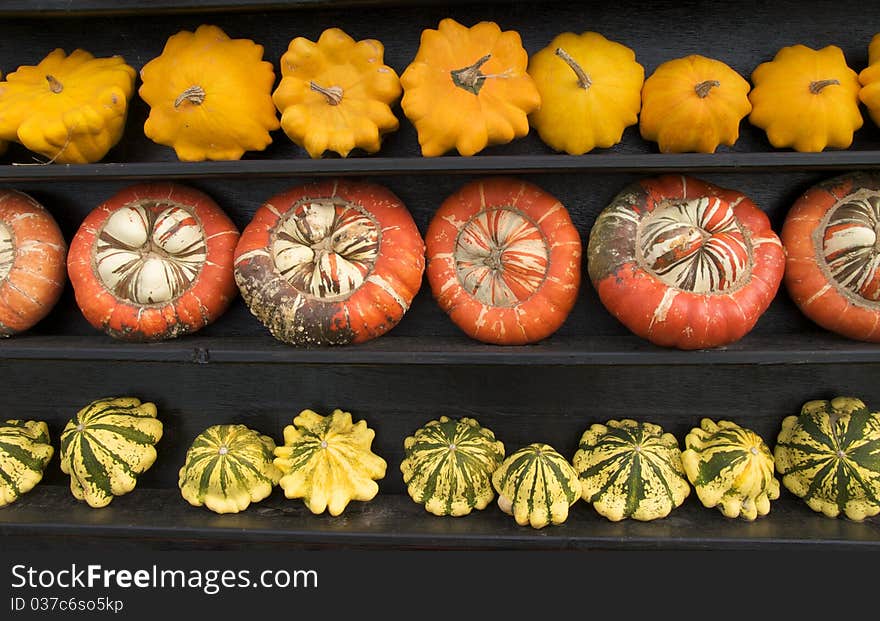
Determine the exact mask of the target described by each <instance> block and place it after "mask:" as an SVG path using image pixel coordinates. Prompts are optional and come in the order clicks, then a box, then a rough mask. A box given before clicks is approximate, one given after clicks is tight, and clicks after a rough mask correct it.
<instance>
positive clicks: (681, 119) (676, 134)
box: [639, 54, 752, 153]
mask: <svg viewBox="0 0 880 621" xmlns="http://www.w3.org/2000/svg"><path fill="white" fill-rule="evenodd" d="M750 88H751V85H750V84H749V83H748V81H747V80H746V79H745V78H743V77H742V76H741V75H740V74H738V73H737V72H736V71H734V70H733V69H732V68H731V67H729V66H728V65H726V64H725V63H723V62H721V61H720V60H716V59H714V58H707V57H705V56H700V55H698V54H692V55H690V56H686V57H684V58H676V59H674V60H668V61H666V62H664V63H662V64H661V65H660V66H658V67H657V69H655V70H654V73H652V74H651V75H650V76H649V77H648V79H647V80H645V85H644V87H643V88H642V110H641V116H640V117H639V131H640V132H641V134H642V138H644V139H645V140H651V141H653V142H656V143H657V145H658V147H659V149H660V152H661V153H684V152H692V151H693V152H698V153H714V152H715V150H716V149H717V148H718V146H719V145H722V144H723V145H726V146H733V145H734V144H735V143H736V141H737V139H738V138H739V126H740V122H741V121H742V120H743V118H745V116H746V115H747V114H748V113H749V112H751V110H752V104H751V103H750V102H749V97H748V94H749V89H750Z"/></svg>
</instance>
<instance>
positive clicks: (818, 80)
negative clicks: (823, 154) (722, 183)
mask: <svg viewBox="0 0 880 621" xmlns="http://www.w3.org/2000/svg"><path fill="white" fill-rule="evenodd" d="M752 83H753V84H754V88H753V89H752V92H751V93H750V94H749V98H750V99H751V102H752V113H751V115H749V121H750V122H751V123H752V125H755V126H756V127H760V128H761V129H763V130H764V131H765V132H767V139H768V140H769V141H770V144H772V145H773V146H774V147H777V148H786V147H791V148H792V149H794V150H795V151H801V152H819V151H822V150H823V149H825V148H826V147H831V148H840V149H845V148H847V147H849V146H850V145H851V144H852V141H853V133H854V132H855V131H856V130H857V129H859V128H860V127H861V126H862V123H863V120H862V113H861V112H860V111H859V89H860V85H859V77H858V75H857V74H856V72H855V71H853V70H852V69H850V68H849V67H848V66H847V64H846V58H844V56H843V51H842V50H841V49H840V48H839V47H836V46H834V45H829V46H827V47H824V48H822V49H821V50H814V49H811V48H809V47H806V46H805V45H792V46H789V47H784V48H782V49H780V50H779V51H778V52H777V53H776V56H775V57H774V58H773V60H772V61H768V62H764V63H761V64H760V65H758V66H757V67H756V68H755V70H754V71H753V72H752Z"/></svg>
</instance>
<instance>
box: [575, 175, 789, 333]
mask: <svg viewBox="0 0 880 621" xmlns="http://www.w3.org/2000/svg"><path fill="white" fill-rule="evenodd" d="M701 197H706V198H708V205H707V206H708V209H707V211H706V212H705V213H707V214H711V213H712V212H711V211H710V210H711V208H712V207H713V206H716V205H717V207H720V209H718V210H717V211H718V214H717V215H709V216H708V219H709V220H708V221H707V222H706V225H707V226H708V227H709V229H710V230H709V232H706V231H703V232H702V233H701V235H705V236H706V237H705V239H707V240H708V244H710V245H714V246H713V247H712V248H710V249H708V250H699V252H708V253H709V254H710V255H712V256H711V257H709V260H712V261H714V260H715V259H717V260H718V261H719V262H718V263H715V264H714V265H716V266H728V267H727V268H724V267H716V268H710V269H709V270H708V271H709V272H710V273H713V277H712V278H708V281H713V280H714V286H712V287H710V290H706V291H698V290H687V288H679V287H676V286H674V285H671V284H670V283H669V282H667V281H664V280H663V279H661V277H659V276H658V275H657V273H656V272H654V271H651V270H649V269H646V267H645V265H644V261H643V260H642V259H640V258H637V255H639V250H638V249H637V244H638V243H641V242H640V241H639V240H641V239H643V237H642V236H643V235H644V233H643V232H642V231H641V230H640V226H642V224H641V222H642V220H643V219H645V218H648V217H650V216H651V214H652V212H654V210H655V209H658V206H661V207H662V206H663V205H664V204H668V203H675V202H679V203H682V202H684V201H687V200H689V199H694V200H698V199H700V198H701ZM716 199H718V203H715V202H714V201H715V200H716ZM728 208H729V209H730V211H729V212H728V211H726V210H727V209H728ZM722 212H723V213H724V214H726V216H727V219H726V226H725V227H722V228H725V229H726V230H720V228H719V229H718V230H712V229H713V228H714V227H716V226H720V224H721V223H722V220H721V213H722ZM731 212H732V213H731ZM712 218H714V220H712ZM685 228H686V227H685ZM689 231H690V230H689ZM691 232H696V231H691ZM666 235H668V236H667V237H666V238H663V237H656V238H653V239H655V240H656V241H657V243H658V244H664V243H670V242H669V240H670V239H671V238H672V237H671V236H672V235H673V234H672V233H667V234H666ZM645 239H650V238H645ZM685 247H686V246H685V245H681V246H677V245H676V244H675V243H671V244H670V248H671V250H670V251H669V252H670V254H668V255H667V254H663V255H659V256H658V260H659V261H668V262H670V264H672V263H675V262H677V261H678V260H679V259H681V258H683V257H684V256H685V254H684V253H685V252H686V251H685V250H683V248H685ZM701 247H702V246H701ZM693 249H694V248H691V250H693ZM726 252H730V253H733V254H734V256H733V257H725V256H724V253H726ZM676 253H678V254H676ZM642 256H644V255H642ZM713 257H714V258H713ZM588 260H589V273H590V278H591V280H592V283H593V286H594V287H595V288H596V290H597V292H598V294H599V298H600V300H601V301H602V303H603V305H604V306H605V307H606V308H607V309H608V310H609V312H611V314H612V315H614V316H615V317H616V318H617V319H618V320H619V321H620V322H621V323H623V324H624V325H625V326H626V327H628V328H629V329H630V330H631V331H632V332H633V333H634V334H636V335H638V336H640V337H642V338H644V339H647V340H649V341H651V342H653V343H654V344H656V345H660V346H665V347H676V348H679V349H705V348H711V347H718V346H722V345H727V344H729V343H732V342H734V341H737V340H739V339H740V338H742V337H743V336H745V335H746V334H747V333H748V332H749V331H750V330H751V329H752V328H753V327H754V325H755V323H756V322H757V321H758V319H759V317H760V316H761V315H762V314H763V313H764V311H765V310H766V309H767V307H768V306H769V305H770V302H771V301H772V300H773V298H774V297H775V296H776V293H777V290H778V288H779V285H780V282H781V280H782V274H783V269H784V264H785V258H784V253H783V250H782V244H781V243H780V240H779V238H778V237H777V235H776V234H775V233H774V232H773V230H772V229H771V228H770V221H769V219H768V218H767V216H766V215H765V214H764V212H763V211H761V210H760V209H759V208H758V207H757V206H756V205H755V204H754V203H753V202H752V201H751V200H750V199H749V198H748V197H747V196H745V195H744V194H741V193H740V192H737V191H735V190H729V189H725V188H721V187H718V186H715V185H712V184H709V183H706V182H704V181H701V180H699V179H695V178H693V177H684V176H680V175H664V176H660V177H655V178H650V179H644V180H641V181H639V182H636V183H634V184H632V185H630V186H629V187H627V188H626V189H624V190H623V191H622V192H621V193H620V194H619V195H618V197H617V198H616V199H615V201H613V202H612V203H611V205H609V206H608V207H606V209H605V210H604V211H603V213H602V214H600V216H599V218H598V219H597V221H596V223H595V224H594V226H593V228H592V230H591V232H590V242H589V250H588ZM725 261H730V262H727V263H726V262H725ZM731 265H735V266H736V268H735V269H736V274H737V275H736V278H735V280H734V279H730V280H729V281H726V282H725V284H724V285H720V286H719V283H721V282H723V278H724V276H725V274H724V272H725V269H733V268H731V267H729V266H731ZM715 269H717V272H715V271H714V270H715ZM704 284H705V282H704Z"/></svg>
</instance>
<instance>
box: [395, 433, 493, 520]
mask: <svg viewBox="0 0 880 621" xmlns="http://www.w3.org/2000/svg"><path fill="white" fill-rule="evenodd" d="M403 448H404V452H405V457H404V459H403V461H402V462H401V463H400V471H401V472H402V473H403V482H404V483H406V485H407V491H408V492H409V495H410V497H411V498H412V499H413V500H414V501H416V502H417V503H419V504H423V505H425V509H427V510H428V512H429V513H433V514H434V515H453V516H460V515H467V514H468V513H470V512H471V511H472V510H473V509H477V510H481V509H485V508H486V506H487V505H488V504H489V503H490V502H492V499H493V498H495V492H494V490H493V489H492V473H493V472H495V470H496V468H498V466H499V465H500V464H501V461H502V460H503V459H504V444H503V443H501V442H500V441H498V440H496V439H495V434H494V433H492V431H491V430H490V429H487V428H485V427H482V426H480V424H479V423H478V422H477V421H476V420H474V419H472V418H460V419H450V418H449V417H447V416H441V417H440V418H439V419H438V420H432V421H431V422H429V423H427V424H426V425H425V426H423V427H422V428H420V429H418V430H417V431H416V432H415V433H414V434H413V435H411V436H409V437H407V438H406V439H405V440H404V441H403Z"/></svg>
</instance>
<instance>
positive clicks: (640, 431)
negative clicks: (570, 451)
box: [572, 419, 691, 522]
mask: <svg viewBox="0 0 880 621" xmlns="http://www.w3.org/2000/svg"><path fill="white" fill-rule="evenodd" d="M572 461H573V463H574V467H575V469H576V470H577V471H578V475H579V476H580V480H581V487H582V488H583V498H584V500H586V501H587V502H588V503H590V504H592V505H593V508H594V509H595V510H596V511H597V512H598V513H599V514H600V515H603V516H605V517H606V518H608V519H609V520H611V521H612V522H617V521H619V520H623V519H626V518H632V519H635V520H640V521H645V522H646V521H649V520H656V519H658V518H663V517H666V516H667V515H669V513H670V512H671V511H672V510H673V509H675V508H676V507H678V506H679V505H681V503H683V502H684V500H685V498H687V497H688V495H689V494H690V491H691V487H690V484H688V482H687V479H686V478H685V474H684V469H683V467H682V464H681V451H680V450H679V448H678V442H677V441H676V439H675V436H673V435H672V434H671V433H664V432H663V429H662V428H661V427H660V426H659V425H655V424H653V423H645V422H637V421H634V420H630V419H624V420H619V421H618V420H610V421H608V422H607V423H605V424H604V425H599V424H596V425H592V426H591V427H590V428H589V429H587V430H586V431H585V432H584V434H583V435H582V436H581V440H580V444H579V446H578V450H577V452H576V453H575V456H574V459H573V460H572Z"/></svg>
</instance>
